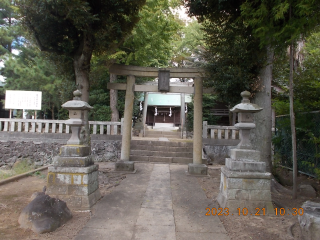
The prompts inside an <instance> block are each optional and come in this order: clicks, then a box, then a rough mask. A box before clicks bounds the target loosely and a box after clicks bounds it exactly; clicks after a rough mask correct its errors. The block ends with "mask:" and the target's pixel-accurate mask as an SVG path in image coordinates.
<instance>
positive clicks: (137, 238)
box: [133, 225, 176, 240]
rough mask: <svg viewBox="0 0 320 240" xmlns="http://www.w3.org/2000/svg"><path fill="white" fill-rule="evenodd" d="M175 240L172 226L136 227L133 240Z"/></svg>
mask: <svg viewBox="0 0 320 240" xmlns="http://www.w3.org/2000/svg"><path fill="white" fill-rule="evenodd" d="M150 239H161V240H175V239H176V233H175V227H174V226H150V225H146V226H137V227H136V232H135V235H134V237H133V240H150Z"/></svg>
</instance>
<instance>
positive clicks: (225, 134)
mask: <svg viewBox="0 0 320 240" xmlns="http://www.w3.org/2000/svg"><path fill="white" fill-rule="evenodd" d="M202 138H203V142H204V143H213V144H216V145H227V146H233V145H237V144H238V143H239V142H240V140H239V131H238V129H237V128H236V127H234V126H218V125H208V122H207V121H203V124H202ZM219 143H220V144H219Z"/></svg>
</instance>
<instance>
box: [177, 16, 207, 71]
mask: <svg viewBox="0 0 320 240" xmlns="http://www.w3.org/2000/svg"><path fill="white" fill-rule="evenodd" d="M179 34H180V38H178V39H176V40H175V41H174V42H173V46H174V47H175V49H174V56H173V58H172V60H171V62H172V65H173V66H176V67H185V66H187V67H199V65H201V63H202V54H203V52H204V48H205V42H204V32H203V29H202V25H201V24H200V23H199V22H198V21H196V20H194V21H192V22H191V23H189V24H188V25H186V26H184V27H183V29H181V31H180V32H179Z"/></svg>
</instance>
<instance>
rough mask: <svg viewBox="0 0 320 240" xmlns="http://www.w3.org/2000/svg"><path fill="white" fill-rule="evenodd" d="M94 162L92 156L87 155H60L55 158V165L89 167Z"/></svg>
mask: <svg viewBox="0 0 320 240" xmlns="http://www.w3.org/2000/svg"><path fill="white" fill-rule="evenodd" d="M93 164H94V161H93V159H92V156H87V157H60V156H56V157H54V158H53V166H55V167H88V166H91V165H93Z"/></svg>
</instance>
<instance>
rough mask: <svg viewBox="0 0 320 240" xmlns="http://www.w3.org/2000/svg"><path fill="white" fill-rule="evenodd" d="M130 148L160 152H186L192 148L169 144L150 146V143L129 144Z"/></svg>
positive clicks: (191, 150) (189, 151)
mask: <svg viewBox="0 0 320 240" xmlns="http://www.w3.org/2000/svg"><path fill="white" fill-rule="evenodd" d="M131 150H141V151H144V150H147V151H161V152H177V153H181V152H187V153H192V152H193V148H192V146H191V147H170V146H152V145H151V146H150V145H131Z"/></svg>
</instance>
